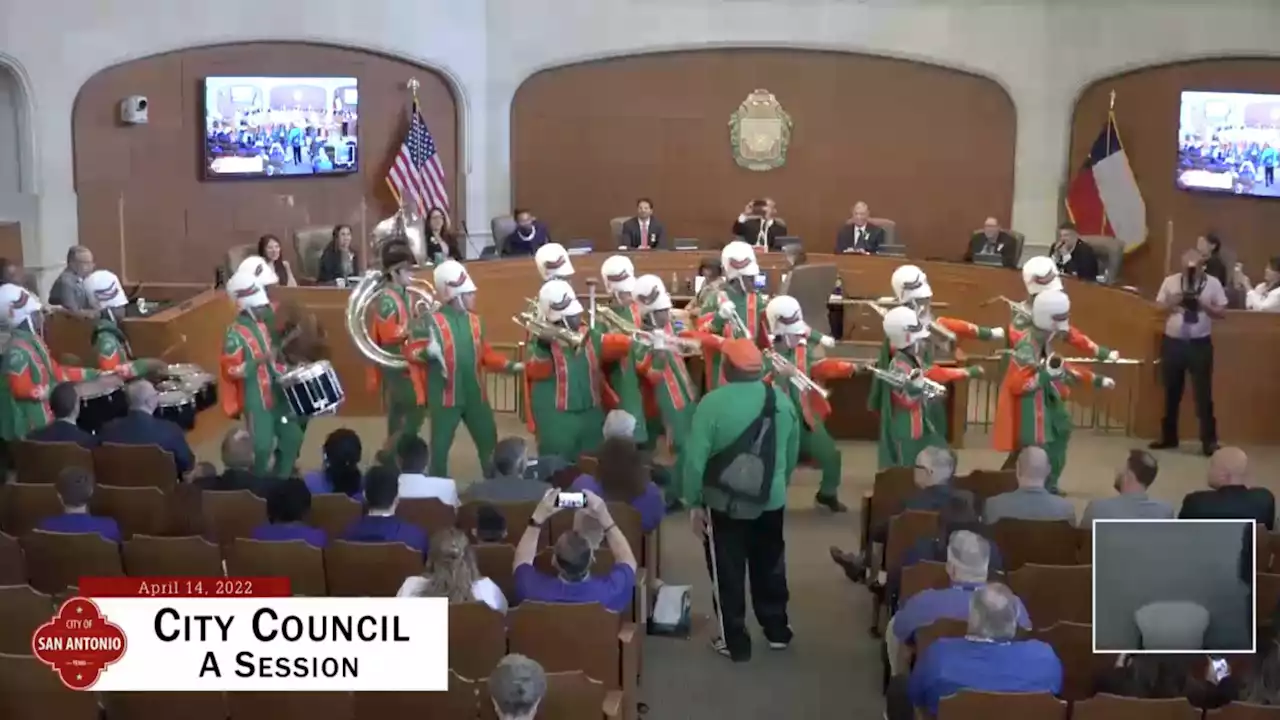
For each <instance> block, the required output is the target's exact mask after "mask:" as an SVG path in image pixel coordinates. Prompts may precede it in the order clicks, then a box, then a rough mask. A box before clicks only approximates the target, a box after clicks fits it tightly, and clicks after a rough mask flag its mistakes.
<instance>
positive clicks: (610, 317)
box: [596, 306, 702, 357]
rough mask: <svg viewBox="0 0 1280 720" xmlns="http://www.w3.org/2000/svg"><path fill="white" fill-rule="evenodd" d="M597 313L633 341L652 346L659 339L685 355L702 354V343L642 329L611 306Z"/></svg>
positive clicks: (605, 322)
mask: <svg viewBox="0 0 1280 720" xmlns="http://www.w3.org/2000/svg"><path fill="white" fill-rule="evenodd" d="M596 314H597V317H598V318H599V319H600V320H601V322H603V323H604V324H605V325H607V326H608V327H609V329H610V330H611V331H613V332H616V333H619V334H621V335H626V336H628V337H630V338H631V342H633V343H637V344H639V345H647V346H650V347H652V346H653V344H654V342H655V340H657V341H661V342H663V343H664V344H666V346H667V347H668V348H670V349H672V350H674V351H675V353H676V354H677V355H680V356H683V357H693V356H695V355H701V354H702V343H700V342H698V341H696V340H690V339H688V338H682V337H679V336H677V335H669V334H667V333H665V332H663V331H661V330H641V329H639V328H637V327H636V326H635V323H633V322H631V321H630V320H628V319H626V318H624V317H623V316H621V315H619V314H618V313H617V312H616V311H615V310H614V309H613V308H611V307H603V306H602V307H599V308H597V309H596Z"/></svg>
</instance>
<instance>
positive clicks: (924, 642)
mask: <svg viewBox="0 0 1280 720" xmlns="http://www.w3.org/2000/svg"><path fill="white" fill-rule="evenodd" d="M968 632H969V622H968V621H967V620H957V619H955V618H941V619H939V620H934V621H933V622H931V623H929V624H928V625H926V626H924V627H922V628H920V629H919V630H917V631H916V657H922V656H924V651H925V650H927V649H928V648H929V646H930V645H932V644H933V643H934V641H936V640H938V639H939V638H958V637H964V636H965V635H966V634H967V633H968Z"/></svg>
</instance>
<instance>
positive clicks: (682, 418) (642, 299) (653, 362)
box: [635, 275, 698, 499]
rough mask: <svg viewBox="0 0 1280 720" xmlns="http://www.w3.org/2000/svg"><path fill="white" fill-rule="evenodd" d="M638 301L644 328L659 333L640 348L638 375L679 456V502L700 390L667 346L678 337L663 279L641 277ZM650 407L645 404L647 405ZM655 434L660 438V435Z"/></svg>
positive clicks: (674, 482) (674, 493)
mask: <svg viewBox="0 0 1280 720" xmlns="http://www.w3.org/2000/svg"><path fill="white" fill-rule="evenodd" d="M635 298H636V301H637V302H638V305H639V309H640V312H641V314H642V315H643V322H642V324H641V325H640V327H643V328H644V329H645V330H648V331H650V332H654V333H655V335H654V342H653V344H652V345H650V346H649V347H644V346H640V347H638V351H639V360H637V362H636V372H638V373H639V375H640V377H641V378H643V380H644V386H643V387H644V390H645V395H646V401H647V400H649V399H650V398H652V404H653V405H654V406H656V411H657V413H656V414H657V415H658V417H659V418H660V422H661V424H660V426H659V428H660V429H661V430H662V432H663V433H664V434H665V435H666V436H667V442H668V444H669V445H670V446H671V452H672V454H673V455H674V456H675V457H676V462H675V465H674V466H673V467H672V469H671V475H672V477H671V486H670V487H669V488H667V496H668V498H672V499H679V498H681V497H682V495H681V493H683V492H684V490H683V488H684V485H683V484H682V478H683V470H684V468H683V463H682V462H681V457H682V453H683V452H684V443H685V439H686V438H687V437H688V435H689V427H690V423H691V422H692V421H693V411H694V408H696V407H697V405H698V388H697V386H696V385H695V384H694V382H693V378H692V377H690V376H689V368H688V367H687V366H686V365H685V361H684V357H683V356H681V355H680V354H679V353H678V352H676V351H675V348H671V347H667V346H666V340H665V337H664V335H665V336H669V337H675V336H676V332H675V330H674V329H673V327H672V324H671V296H670V295H668V294H667V288H666V286H665V285H663V283H662V278H660V277H658V276H657V275H642V276H640V278H639V279H637V280H636V284H635ZM649 404H650V403H649V402H646V403H645V405H646V406H647V405H649ZM656 429H658V428H655V430H656ZM651 435H652V436H656V435H657V432H652V433H651Z"/></svg>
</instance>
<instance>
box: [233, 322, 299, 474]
mask: <svg viewBox="0 0 1280 720" xmlns="http://www.w3.org/2000/svg"><path fill="white" fill-rule="evenodd" d="M219 366H220V371H219V379H220V384H221V385H222V387H221V388H219V391H218V397H219V400H220V401H221V403H222V410H223V412H225V413H226V415H227V416H228V417H230V418H240V419H243V420H244V423H245V428H246V429H247V430H248V431H249V435H250V436H251V437H252V438H253V467H254V471H255V472H257V473H258V474H260V475H267V474H268V473H270V474H271V475H275V476H277V477H288V476H289V475H290V474H291V473H293V470H294V465H295V464H296V463H297V460H298V454H299V453H300V452H301V451H302V439H303V428H302V425H301V424H300V423H299V422H298V418H297V417H296V416H295V415H294V414H293V411H292V410H291V409H290V407H289V403H288V401H287V400H286V399H285V397H284V393H283V392H281V391H280V385H279V380H280V376H281V375H282V374H283V373H284V371H285V368H284V365H282V364H280V363H279V362H278V361H277V359H276V343H275V339H274V337H273V334H272V332H271V329H270V328H269V327H268V326H267V325H266V324H265V323H263V322H262V321H261V320H260V319H259V318H258V317H256V316H254V315H252V314H250V313H248V312H241V313H240V314H239V315H237V316H236V319H235V322H233V323H231V325H229V326H228V327H227V332H226V335H225V336H224V337H223V342H222V359H221V362H220V363H219ZM237 368H242V371H241V373H240V374H239V375H237V373H235V372H234V371H235V370H236V369H237Z"/></svg>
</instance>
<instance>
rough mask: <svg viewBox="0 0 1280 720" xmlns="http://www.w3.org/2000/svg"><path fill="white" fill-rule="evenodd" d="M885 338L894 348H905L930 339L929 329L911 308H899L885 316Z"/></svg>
mask: <svg viewBox="0 0 1280 720" xmlns="http://www.w3.org/2000/svg"><path fill="white" fill-rule="evenodd" d="M883 325H884V336H885V337H886V338H888V339H889V345H891V346H893V347H894V348H905V347H909V346H911V345H913V344H914V343H916V342H919V341H920V340H924V339H925V338H927V337H929V328H928V327H926V326H925V324H924V323H923V322H921V321H920V316H919V315H917V314H916V311H915V310H912V309H911V308H909V307H905V306H899V307H896V308H894V309H892V310H890V311H889V312H887V313H885V314H884V323H883Z"/></svg>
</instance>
